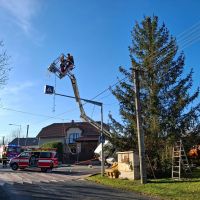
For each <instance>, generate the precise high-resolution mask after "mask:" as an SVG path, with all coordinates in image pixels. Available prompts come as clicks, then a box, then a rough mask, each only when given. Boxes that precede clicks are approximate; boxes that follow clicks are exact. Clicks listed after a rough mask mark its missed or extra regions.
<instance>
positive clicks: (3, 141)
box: [2, 136, 5, 145]
mask: <svg viewBox="0 0 200 200" xmlns="http://www.w3.org/2000/svg"><path fill="white" fill-rule="evenodd" d="M2 139H3V140H2V143H3V145H4V144H5V140H4V139H5V136H3V137H2Z"/></svg>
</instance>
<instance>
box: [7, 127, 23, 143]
mask: <svg viewBox="0 0 200 200" xmlns="http://www.w3.org/2000/svg"><path fill="white" fill-rule="evenodd" d="M9 125H10V126H18V127H19V132H18V137H17V139H18V140H17V144H18V146H19V140H20V133H21V127H22V126H21V125H19V124H9Z"/></svg>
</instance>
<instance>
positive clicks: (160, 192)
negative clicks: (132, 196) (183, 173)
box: [87, 172, 200, 200]
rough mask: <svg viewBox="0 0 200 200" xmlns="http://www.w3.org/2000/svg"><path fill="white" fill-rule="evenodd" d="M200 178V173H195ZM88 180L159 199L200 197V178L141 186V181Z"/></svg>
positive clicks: (156, 180)
mask: <svg viewBox="0 0 200 200" xmlns="http://www.w3.org/2000/svg"><path fill="white" fill-rule="evenodd" d="M194 174H195V176H196V175H198V177H200V176H199V172H198V173H197V172H195V173H194ZM87 180H90V181H94V182H96V183H100V184H103V185H107V186H111V187H113V188H118V189H122V190H126V191H132V192H138V193H141V194H145V195H147V196H151V197H158V198H159V199H169V200H171V199H173V200H193V199H195V200H196V199H199V197H200V178H191V179H182V180H181V181H174V180H172V179H155V180H148V183H147V184H145V185H141V184H140V181H133V180H126V179H110V178H108V177H106V176H105V177H101V175H94V176H91V177H89V178H87Z"/></svg>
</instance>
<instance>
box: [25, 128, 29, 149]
mask: <svg viewBox="0 0 200 200" xmlns="http://www.w3.org/2000/svg"><path fill="white" fill-rule="evenodd" d="M28 131H29V125H27V128H26V140H25V147H26V145H27V140H28Z"/></svg>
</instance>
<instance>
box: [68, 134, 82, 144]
mask: <svg viewBox="0 0 200 200" xmlns="http://www.w3.org/2000/svg"><path fill="white" fill-rule="evenodd" d="M80 136H81V134H80V133H70V135H69V138H68V144H74V143H75V142H76V139H77V138H79V137H80Z"/></svg>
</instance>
